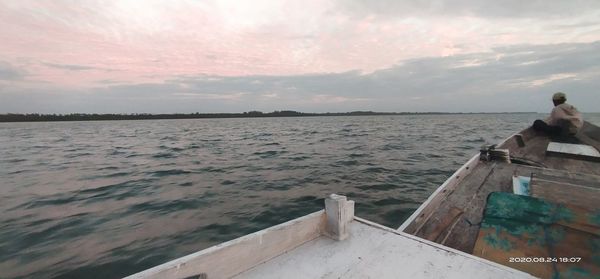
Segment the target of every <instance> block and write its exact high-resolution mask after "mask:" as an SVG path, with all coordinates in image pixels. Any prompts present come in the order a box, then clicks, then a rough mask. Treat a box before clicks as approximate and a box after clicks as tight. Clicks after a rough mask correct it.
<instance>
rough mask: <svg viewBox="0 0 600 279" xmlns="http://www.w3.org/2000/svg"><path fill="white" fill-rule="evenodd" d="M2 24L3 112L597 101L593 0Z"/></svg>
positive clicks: (180, 12)
mask: <svg viewBox="0 0 600 279" xmlns="http://www.w3.org/2000/svg"><path fill="white" fill-rule="evenodd" d="M0 24H1V25H2V26H3V27H5V28H2V29H1V30H0V41H2V42H3V43H2V44H0V113H4V112H57V113H68V112H119V113H130V112H195V111H201V112H236V111H247V110H253V109H259V110H267V111H270V110H278V109H295V110H301V111H307V112H315V111H347V110H367V109H368V110H377V111H547V110H548V109H549V104H548V102H547V98H548V97H547V96H548V95H549V94H551V93H552V92H554V91H566V92H567V93H569V96H570V97H569V98H570V101H572V102H574V103H575V105H578V106H579V107H580V108H581V109H582V110H585V111H598V108H599V107H600V103H599V101H598V99H600V98H597V97H595V96H596V95H597V94H598V93H595V90H597V88H598V85H599V84H598V82H597V80H599V76H598V75H599V69H598V66H597V65H596V64H597V63H595V62H597V61H600V59H599V58H600V57H599V55H598V53H600V49H599V43H598V42H599V41H600V2H598V1H593V0H575V1H560V2H552V3H548V2H547V1H528V2H522V1H491V0H481V1H467V0H461V1H440V0H436V1H391V0H380V1H366V0H344V1H334V0H330V1H329V0H328V1H317V0H307V1H303V2H298V1H270V0H256V1H252V2H247V1H230V0H222V1H194V0H181V1H168V2H166V1H155V0H148V1H133V0H131V1H130V0H123V1H85V2H79V1H76V2H71V1H28V0H23V1H2V2H0Z"/></svg>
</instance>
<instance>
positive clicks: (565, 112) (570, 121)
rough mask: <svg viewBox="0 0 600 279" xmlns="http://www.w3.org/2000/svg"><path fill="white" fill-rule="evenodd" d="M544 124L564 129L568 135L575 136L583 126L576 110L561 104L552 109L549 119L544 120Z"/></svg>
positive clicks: (579, 114)
mask: <svg viewBox="0 0 600 279" xmlns="http://www.w3.org/2000/svg"><path fill="white" fill-rule="evenodd" d="M546 123H548V125H552V126H561V127H563V128H566V129H568V132H569V134H576V133H577V131H579V129H581V127H582V126H583V119H582V117H581V113H580V112H579V111H578V110H577V108H575V107H574V106H572V105H569V104H567V103H562V104H560V105H558V106H555V107H554V108H553V109H552V112H551V113H550V117H548V118H547V119H546ZM565 126H566V127H565Z"/></svg>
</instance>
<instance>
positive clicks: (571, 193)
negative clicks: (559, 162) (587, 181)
mask: <svg viewBox="0 0 600 279" xmlns="http://www.w3.org/2000/svg"><path fill="white" fill-rule="evenodd" d="M529 187H530V189H531V196H533V197H536V198H541V199H544V200H547V201H550V202H555V203H560V204H568V205H574V206H579V207H584V208H589V209H592V208H600V185H591V186H586V185H580V184H573V183H564V182H556V181H551V180H545V179H540V178H537V177H536V176H535V175H534V176H533V177H532V178H531V182H530V184H529Z"/></svg>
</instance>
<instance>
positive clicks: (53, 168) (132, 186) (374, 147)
mask: <svg viewBox="0 0 600 279" xmlns="http://www.w3.org/2000/svg"><path fill="white" fill-rule="evenodd" d="M541 117H543V115H538V114H514V115H512V114H497V115H496V114H481V115H405V116H345V117H303V118H247V119H243V118H238V119H190V120H147V121H106V122H52V123H0V155H1V157H0V178H1V180H0V212H2V213H1V216H0V277H2V278H4V277H42V278H48V277H59V278H116V277H121V276H125V275H129V274H132V273H135V272H138V271H141V270H143V269H146V268H149V267H151V266H154V265H157V264H161V263H164V262H166V261H168V260H171V259H174V258H177V257H180V256H183V255H186V254H189V253H192V252H195V251H198V250H201V249H203V248H206V247H209V246H211V245H214V244H217V243H220V242H223V241H227V240H230V239H233V238H236V237H239V236H242V235H245V234H248V233H251V232H254V231H257V230H260V229H263V228H266V227H269V226H272V225H275V224H278V223H281V222H284V221H287V220H290V219H293V218H296V217H299V216H302V215H305V214H307V213H310V212H313V211H317V210H320V209H322V208H323V198H324V197H325V196H326V195H328V194H330V193H338V194H344V195H347V196H348V197H349V198H351V199H353V200H355V201H356V215H358V216H360V217H363V218H366V219H369V220H372V221H375V222H378V223H381V224H384V225H387V226H390V227H393V228H396V227H398V226H399V225H400V224H401V223H402V221H403V220H405V219H406V218H407V217H408V216H409V215H410V214H411V213H412V212H413V211H414V210H415V209H416V208H417V207H418V206H419V204H420V203H421V202H423V201H424V200H425V199H426V198H427V197H428V196H429V194H430V193H432V192H433V191H434V190H435V189H436V188H437V187H438V186H439V185H440V184H441V183H443V182H444V180H446V178H447V177H448V176H450V175H451V174H452V173H453V172H454V171H455V170H456V169H457V168H459V167H460V166H461V165H462V164H464V163H465V162H466V161H467V160H468V159H469V158H470V157H472V156H473V155H474V154H476V153H477V152H478V149H479V147H480V146H481V145H483V144H485V143H498V142H499V141H501V140H502V139H504V138H506V137H508V136H510V135H511V134H512V133H515V132H517V131H519V130H521V129H524V128H526V127H527V126H528V125H529V124H530V123H532V122H533V120H535V119H537V118H541ZM585 117H586V118H587V120H590V121H591V122H592V123H595V124H596V125H598V124H600V115H598V114H593V115H592V114H588V115H585Z"/></svg>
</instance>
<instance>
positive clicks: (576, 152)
mask: <svg viewBox="0 0 600 279" xmlns="http://www.w3.org/2000/svg"><path fill="white" fill-rule="evenodd" d="M546 154H547V155H555V156H563V157H569V158H573V159H580V160H589V161H600V152H598V150H596V148H594V147H593V146H590V145H585V144H573V143H563V142H554V141H552V142H550V143H548V147H547V148H546Z"/></svg>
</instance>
